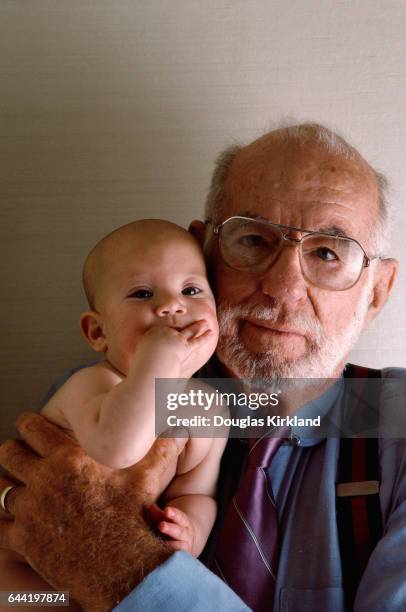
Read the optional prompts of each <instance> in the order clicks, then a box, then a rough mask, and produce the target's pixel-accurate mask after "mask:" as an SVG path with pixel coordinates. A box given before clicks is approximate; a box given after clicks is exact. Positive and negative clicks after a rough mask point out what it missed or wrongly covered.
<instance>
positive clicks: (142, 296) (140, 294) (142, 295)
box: [129, 289, 154, 300]
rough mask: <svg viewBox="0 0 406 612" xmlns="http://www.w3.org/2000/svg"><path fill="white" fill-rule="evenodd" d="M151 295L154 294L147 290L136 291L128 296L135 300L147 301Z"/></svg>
mask: <svg viewBox="0 0 406 612" xmlns="http://www.w3.org/2000/svg"><path fill="white" fill-rule="evenodd" d="M153 295H154V294H153V293H152V291H150V290H149V289H136V290H135V291H133V292H132V293H131V294H130V295H129V297H131V298H135V299H137V300H147V299H148V298H150V297H152V296H153Z"/></svg>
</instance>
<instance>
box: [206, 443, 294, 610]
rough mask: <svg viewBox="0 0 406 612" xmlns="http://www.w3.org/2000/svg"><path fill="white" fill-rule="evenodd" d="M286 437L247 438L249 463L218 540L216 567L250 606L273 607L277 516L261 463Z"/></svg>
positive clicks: (263, 466)
mask: <svg viewBox="0 0 406 612" xmlns="http://www.w3.org/2000/svg"><path fill="white" fill-rule="evenodd" d="M285 439H286V438H270V437H266V436H264V437H262V438H259V439H250V440H248V442H249V453H248V465H247V468H246V471H245V473H244V476H243V478H242V480H241V483H240V485H239V487H238V489H237V492H236V494H235V495H234V497H233V498H232V500H231V502H230V505H229V507H228V508H227V511H226V514H225V518H224V523H223V525H222V527H221V529H220V534H219V538H218V543H217V549H216V555H215V560H214V566H215V568H214V569H217V571H218V573H219V575H220V577H221V578H223V580H224V581H225V582H226V583H227V584H228V585H229V586H230V587H231V588H232V589H233V591H235V592H236V593H237V594H238V595H239V596H240V597H241V599H242V600H243V601H245V603H246V604H248V605H249V606H250V607H251V608H252V609H253V610H254V611H257V610H258V611H259V610H273V601H274V594H275V580H276V572H277V564H278V518H277V513H276V507H275V503H274V500H273V495H272V489H271V487H270V484H269V482H268V477H267V475H266V472H265V468H267V467H268V466H269V464H270V463H271V461H272V459H273V457H274V455H275V453H276V451H277V450H278V448H279V447H280V445H281V444H282V442H283V441H284V440H285Z"/></svg>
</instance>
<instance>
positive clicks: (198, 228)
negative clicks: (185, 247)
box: [189, 219, 206, 247]
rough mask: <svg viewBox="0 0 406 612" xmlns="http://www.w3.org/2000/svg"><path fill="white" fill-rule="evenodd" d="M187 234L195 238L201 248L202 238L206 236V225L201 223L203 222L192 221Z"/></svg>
mask: <svg viewBox="0 0 406 612" xmlns="http://www.w3.org/2000/svg"><path fill="white" fill-rule="evenodd" d="M189 232H190V233H191V234H192V236H194V237H195V238H196V240H197V241H198V242H199V244H200V246H201V247H203V245H204V238H205V235H206V225H205V224H204V223H203V221H198V220H197V219H195V220H194V221H192V223H191V224H190V225H189Z"/></svg>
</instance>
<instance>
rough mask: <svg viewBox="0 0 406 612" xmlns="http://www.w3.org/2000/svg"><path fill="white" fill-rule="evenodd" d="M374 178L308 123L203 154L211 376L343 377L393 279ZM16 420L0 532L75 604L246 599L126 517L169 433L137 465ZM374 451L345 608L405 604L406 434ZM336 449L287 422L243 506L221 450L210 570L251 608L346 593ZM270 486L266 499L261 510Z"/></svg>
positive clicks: (176, 443)
mask: <svg viewBox="0 0 406 612" xmlns="http://www.w3.org/2000/svg"><path fill="white" fill-rule="evenodd" d="M384 189H385V181H384V179H383V177H382V176H381V175H380V174H378V173H377V172H375V171H374V170H373V169H372V168H371V167H370V166H369V165H368V164H367V162H366V161H365V160H364V159H363V158H362V157H361V155H360V154H359V153H358V152H357V151H356V150H355V149H353V148H352V147H350V146H349V145H348V144H347V143H346V142H345V141H344V140H342V139H341V138H340V137H338V136H337V135H336V134H334V133H332V132H331V131H329V130H327V129H325V128H322V127H320V126H317V125H307V124H305V125H300V126H291V127H288V128H282V129H280V130H277V131H274V132H270V133H268V134H266V135H265V136H264V137H262V138H260V139H258V140H256V141H255V142H253V143H251V144H250V145H248V146H246V147H244V148H237V147H234V148H232V149H229V150H227V151H226V153H225V154H223V155H222V156H221V157H220V158H219V162H218V165H217V167H216V170H215V174H214V177H213V181H212V186H211V190H210V193H209V197H208V204H207V211H206V212H207V218H206V224H203V223H202V222H199V221H195V222H193V223H192V225H191V231H192V232H193V233H194V234H195V235H196V236H198V237H199V239H200V240H201V241H202V243H203V244H204V248H205V251H206V254H207V258H208V262H209V266H210V267H211V270H212V273H213V279H214V284H215V290H216V293H217V299H218V303H219V318H220V324H221V339H220V342H219V346H218V352H217V357H218V362H217V363H216V364H214V365H213V366H212V368H211V374H215V375H217V376H232V377H237V378H245V379H247V378H248V379H250V378H256V379H261V380H262V381H265V383H266V382H272V381H273V380H274V379H275V378H278V379H281V378H293V377H297V378H311V377H318V378H338V377H340V376H341V375H342V372H343V370H344V368H345V364H346V359H347V355H348V352H349V351H350V349H351V348H352V347H353V345H354V343H355V342H356V340H357V339H358V337H359V334H360V333H361V331H362V330H363V329H364V328H365V326H366V325H367V324H368V323H369V321H370V320H371V319H373V318H374V317H375V316H376V315H377V314H378V312H379V311H380V310H381V308H382V306H383V305H384V303H385V301H386V299H387V297H388V295H389V292H390V290H391V287H392V285H393V282H394V278H395V275H396V268H397V264H396V262H395V261H394V260H393V259H387V258H384V257H383V254H384V248H385V231H386V205H385V197H384ZM394 374H395V372H394V371H393V370H391V369H386V370H384V371H382V373H381V375H382V376H383V377H391V376H393V375H394ZM396 374H397V375H398V376H404V373H403V371H398V372H397V373H396ZM337 401H338V398H337V396H336V394H334V393H331V388H330V390H329V391H327V393H325V394H323V397H322V398H321V403H322V404H323V411H324V412H326V411H329V410H330V409H331V410H333V409H334V405H335V404H336V403H337ZM18 428H19V431H20V434H21V437H22V439H23V442H20V441H17V442H16V441H12V442H10V441H9V442H7V443H6V444H4V445H3V447H2V448H1V450H0V460H1V463H2V465H3V466H4V467H5V468H6V469H7V470H8V471H9V473H10V475H11V476H12V477H14V478H15V479H16V480H18V481H20V483H22V484H23V485H26V486H25V487H23V486H18V487H14V486H13V488H10V489H8V490H6V487H11V486H12V484H11V480H10V479H9V478H5V477H3V478H2V479H1V482H0V485H1V486H0V490H2V491H3V496H2V501H3V505H5V504H6V508H7V510H8V514H7V515H3V516H5V517H7V518H8V519H9V520H8V521H5V520H3V521H2V524H1V530H0V545H2V546H6V547H9V548H12V549H14V550H16V551H17V552H19V553H21V554H23V555H24V556H25V557H26V558H27V559H28V560H29V562H30V563H31V564H32V566H33V567H34V568H35V569H36V570H37V571H38V572H39V573H40V574H41V575H43V576H44V578H45V579H46V580H48V581H49V582H50V583H51V584H53V585H54V586H55V587H56V588H58V589H66V590H69V591H70V592H71V595H72V597H73V598H75V599H76V600H77V601H78V602H79V603H80V604H81V605H82V606H83V607H84V608H85V609H89V610H108V609H111V608H113V607H114V606H115V605H116V604H118V608H117V609H118V610H133V609H134V610H136V609H146V610H155V609H159V608H160V607H162V608H163V609H166V610H172V609H173V610H175V609H184V610H211V609H215V608H216V609H220V610H243V609H247V607H246V605H245V604H244V603H242V601H241V599H239V598H238V597H237V596H236V595H235V594H234V593H233V592H232V591H231V589H230V588H229V587H228V586H226V584H224V582H221V581H220V580H219V579H218V578H216V577H215V576H214V574H212V573H211V572H210V571H209V570H208V569H206V568H205V567H204V566H203V565H201V564H200V563H199V562H198V561H196V560H195V559H193V558H192V557H190V556H189V555H186V554H185V553H183V552H176V553H174V554H173V553H172V551H171V550H170V549H169V548H168V547H167V546H166V544H165V543H164V542H161V541H159V540H157V539H156V538H154V537H153V535H152V534H151V532H150V531H149V530H148V528H147V527H146V525H145V523H144V521H143V519H142V518H141V509H142V506H143V504H145V503H149V502H150V501H151V500H152V499H153V497H154V493H155V489H156V483H157V481H158V478H159V473H160V472H161V471H162V470H164V469H165V466H166V463H167V461H168V460H170V459H171V458H173V456H174V454H176V453H179V452H180V451H181V449H182V444H183V443H184V442H182V441H180V440H158V441H157V442H156V444H155V445H154V447H153V448H152V450H151V451H150V453H149V454H148V456H147V457H145V458H144V459H143V461H141V462H140V463H139V464H137V465H136V466H135V467H133V468H131V469H128V470H123V471H120V472H118V471H114V470H111V469H108V468H105V467H103V466H100V465H98V464H96V463H95V462H94V461H92V460H91V459H89V458H88V457H86V456H85V455H84V453H83V451H81V449H80V448H79V447H78V446H77V444H76V443H75V442H74V441H72V440H70V439H67V438H66V436H64V434H63V433H62V432H61V431H58V430H57V429H56V428H54V427H53V426H52V425H50V424H49V423H46V422H45V421H44V420H43V419H42V418H41V417H40V416H38V415H25V416H24V417H22V418H20V420H19V424H18ZM230 448H231V447H230ZM379 451H380V452H379V456H380V470H381V474H382V482H381V489H380V506H381V511H382V518H383V523H384V525H383V533H384V535H383V536H382V537H381V539H380V541H379V543H378V545H377V546H376V548H375V550H374V551H373V553H372V555H371V557H370V559H369V562H368V565H367V568H366V570H365V573H364V575H363V577H362V579H361V582H360V585H359V588H358V592H357V596H356V600H355V604H354V609H355V610H364V609H368V610H371V611H376V612H378V611H379V612H382V611H383V610H387V611H395V610H399V611H400V610H404V609H405V608H406V592H405V586H404V582H405V581H404V571H405V562H406V501H405V495H406V477H405V470H404V462H405V452H404V445H403V443H402V442H401V441H395V440H382V441H381V442H380V448H379ZM250 452H251V451H250ZM231 454H232V453H231ZM338 454H339V440H337V439H333V438H330V439H323V440H321V439H317V438H316V437H315V438H312V437H310V438H306V439H303V440H301V439H300V436H298V435H291V436H290V437H288V438H287V439H286V440H285V441H284V443H283V444H281V445H279V446H278V447H275V448H274V450H273V458H272V460H271V459H270V456H268V460H267V462H266V463H265V464H264V465H261V474H262V476H265V473H266V477H265V480H266V481H267V482H266V485H267V489H263V495H262V496H261V495H258V492H257V495H256V498H255V503H254V501H252V500H253V497H251V495H253V494H252V493H250V492H249V489H247V490H245V493H243V494H242V496H241V491H240V487H241V486H242V484H241V483H244V480H245V476H246V474H245V473H244V474H243V475H242V477H241V479H240V478H239V474H237V475H236V474H235V473H234V474H232V472H234V471H236V467H235V466H234V464H233V460H232V456H231V457H230V452H229V451H228V458H227V460H226V461H225V462H224V468H223V481H222V482H221V483H220V495H221V494H222V493H223V489H224V488H225V487H228V486H229V485H227V482H226V481H227V477H228V476H230V474H232V475H233V479H234V481H235V480H236V478H237V480H241V482H240V484H238V483H237V484H235V487H237V490H236V491H235V497H234V498H233V501H232V502H231V503H230V506H229V507H228V508H224V514H223V526H221V525H220V529H219V535H218V539H217V543H214V544H213V550H215V551H216V552H215V557H216V561H218V559H220V563H219V566H218V567H217V570H218V573H220V574H222V573H224V574H225V578H226V580H227V582H229V584H230V585H231V586H232V587H233V588H234V589H235V590H236V591H237V593H239V594H240V595H241V596H242V598H243V599H244V600H245V602H246V603H247V604H248V605H249V606H251V607H253V608H254V610H274V611H277V610H292V611H295V610H309V611H312V612H313V611H322V612H339V611H343V610H344V609H345V605H346V603H345V599H346V596H347V603H348V601H350V598H348V593H347V594H345V593H344V592H343V584H344V583H345V581H344V578H343V577H344V575H345V573H346V567H345V562H344V561H342V559H343V557H342V551H341V552H340V546H339V538H338V533H337V521H336V496H335V482H336V472H337V457H338ZM262 468H263V469H262ZM238 469H241V468H238ZM264 470H265V471H264ZM247 473H248V470H247ZM228 480H230V479H228ZM271 488H272V491H271V492H270V490H271ZM233 492H234V491H232V493H233ZM268 494H269V495H270V496H272V497H273V499H272V508H271V507H270V506H268V507H267V509H264V507H263V506H262V503H263V502H264V499H262V497H263V498H265V497H266V496H268ZM239 495H240V497H241V499H242V501H241V504H244V503H245V504H246V510H244V512H243V514H245V517H243V518H245V519H247V517H248V514H249V513H250V512H251V510H252V509H253V508H254V506H255V507H256V506H257V505H258V508H257V510H258V512H259V514H261V513H262V516H261V517H260V520H262V521H263V520H264V518H265V521H268V523H269V531H270V532H272V533H273V534H276V531H278V541H279V544H277V543H276V536H275V538H274V540H273V543H271V544H269V542H266V543H265V542H262V541H260V540H259V539H258V538H259V536H257V534H256V532H255V533H253V532H254V531H255V529H254V528H252V529H251V524H250V525H249V526H248V527H249V529H251V531H250V534H251V535H252V541H254V543H255V546H256V549H257V551H259V556H260V557H261V560H262V568H261V567H260V565H261V560H260V562H259V564H257V561H255V564H253V562H252V561H251V560H252V558H253V557H252V556H251V554H252V551H249V552H247V551H248V549H247V548H246V546H247V543H246V541H245V540H244V541H243V539H244V537H245V536H243V535H241V536H240V535H239V533H240V534H241V533H242V532H241V530H240V531H238V529H239V528H238V527H236V528H234V527H233V526H232V525H231V523H232V520H233V519H232V518H230V516H231V515H230V514H229V513H230V511H231V510H232V508H231V510H230V507H231V506H232V505H233V504H234V507H235V508H239V507H240V506H239V504H240V501H239V500H240V498H239ZM244 500H245V501H244ZM247 500H248V502H247ZM237 501H238V504H237ZM274 502H275V505H274ZM250 506H251V508H250ZM224 515H225V519H224ZM240 518H241V517H240ZM250 520H251V519H247V520H246V522H248V523H250ZM253 520H254V519H253ZM278 523H279V525H278ZM363 527H364V526H363V525H361V529H363ZM264 537H267V536H266V535H265V536H264ZM251 544H252V542H251ZM276 548H278V552H277V553H275V551H276ZM227 549H228V551H229V550H230V549H231V551H232V555H231V556H232V557H233V559H234V561H235V563H234V569H233V567H232V562H231V568H230V562H229V559H227ZM247 555H248V556H247ZM228 556H230V555H228ZM248 559H250V561H248ZM227 566H228V567H227ZM264 567H265V568H266V571H263V570H264ZM241 568H243V572H241ZM235 572H237V574H238V572H239V575H237V576H235V575H233V573H235ZM242 574H243V575H242ZM119 602H120V603H119ZM349 605H351V606H352V603H351V602H350V604H349Z"/></svg>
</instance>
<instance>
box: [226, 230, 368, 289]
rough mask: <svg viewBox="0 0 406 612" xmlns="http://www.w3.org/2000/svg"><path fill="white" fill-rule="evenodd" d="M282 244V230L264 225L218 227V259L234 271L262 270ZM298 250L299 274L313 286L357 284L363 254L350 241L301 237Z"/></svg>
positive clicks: (359, 248) (342, 286) (321, 235)
mask: <svg viewBox="0 0 406 612" xmlns="http://www.w3.org/2000/svg"><path fill="white" fill-rule="evenodd" d="M284 244H286V242H285V241H284V238H283V234H282V231H281V230H280V229H278V228H277V227H274V226H272V225H269V224H266V223H260V222H258V221H250V220H243V219H230V220H229V221H227V222H226V223H224V225H223V226H222V228H221V236H220V249H221V254H222V257H223V259H224V261H225V262H226V263H227V264H228V265H229V266H230V267H231V268H234V269H236V270H241V271H248V270H251V269H252V270H253V269H255V270H256V271H258V272H264V271H266V270H267V269H269V268H270V266H272V264H273V263H274V262H275V260H276V258H277V257H278V255H279V253H280V251H281V249H282V247H283V245H284ZM298 247H299V250H300V263H301V267H302V272H303V275H304V276H305V277H306V278H307V279H308V280H309V281H310V282H311V283H313V284H314V285H317V286H319V287H323V288H327V289H335V290H343V289H347V288H349V287H351V286H352V285H353V284H354V283H356V282H357V280H358V278H359V276H360V274H361V270H362V266H363V262H364V252H363V250H362V249H361V247H360V245H359V244H358V243H357V242H355V241H354V240H351V239H348V238H342V237H339V236H328V235H323V234H309V235H308V236H304V237H303V238H302V240H301V242H300V244H298Z"/></svg>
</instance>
